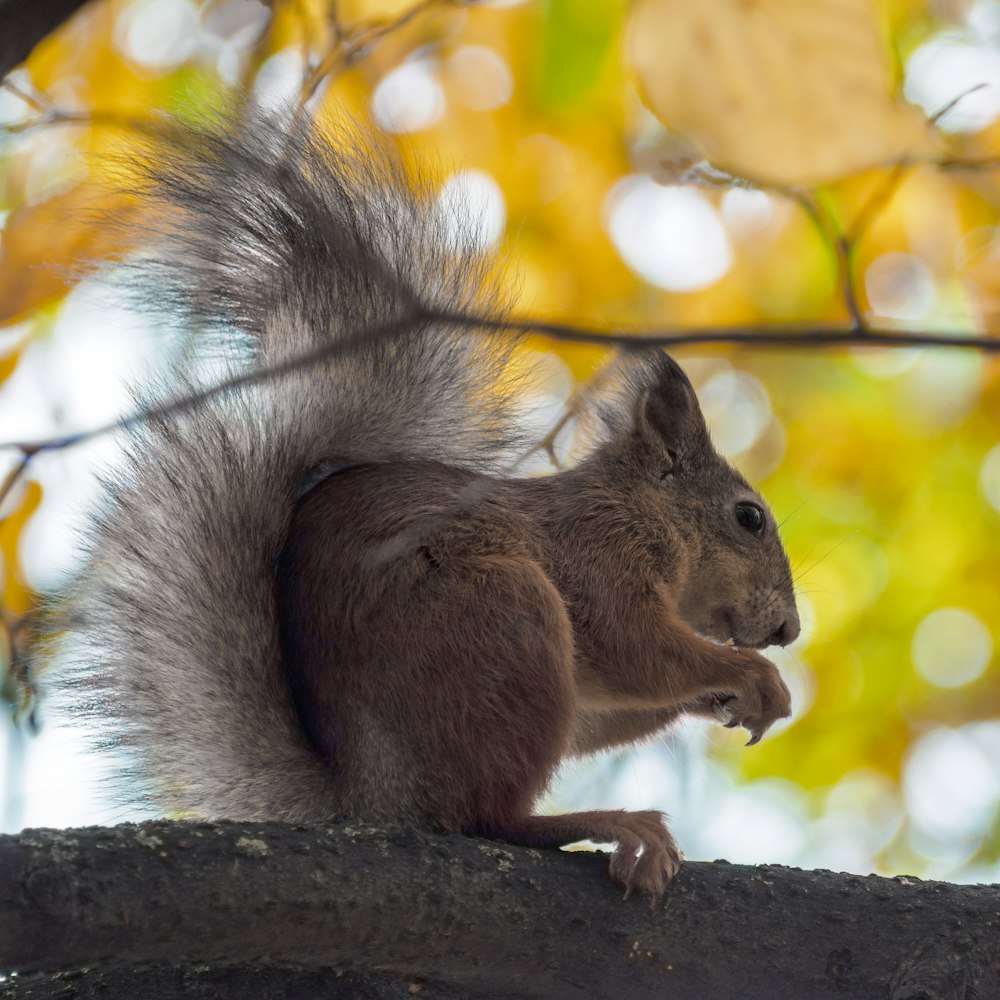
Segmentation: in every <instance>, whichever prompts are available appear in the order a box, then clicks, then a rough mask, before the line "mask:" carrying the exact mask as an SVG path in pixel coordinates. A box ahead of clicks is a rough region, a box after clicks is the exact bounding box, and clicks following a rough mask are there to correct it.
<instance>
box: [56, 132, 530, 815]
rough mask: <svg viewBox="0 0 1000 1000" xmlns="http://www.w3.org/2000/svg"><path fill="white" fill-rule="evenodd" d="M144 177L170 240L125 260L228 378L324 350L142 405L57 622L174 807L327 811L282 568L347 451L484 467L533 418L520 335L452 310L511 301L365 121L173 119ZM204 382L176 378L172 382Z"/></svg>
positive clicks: (160, 238) (103, 706) (135, 283)
mask: <svg viewBox="0 0 1000 1000" xmlns="http://www.w3.org/2000/svg"><path fill="white" fill-rule="evenodd" d="M148 177H149V184H148V186H147V188H146V189H145V191H144V194H145V195H146V197H147V204H148V205H151V206H152V210H153V214H152V218H153V219H154V222H153V223H152V224H151V228H152V229H153V230H154V231H155V234H156V238H155V240H154V241H153V242H152V245H151V247H149V248H148V249H147V250H146V251H145V252H144V253H143V254H142V255H141V256H139V257H136V258H134V259H132V260H130V261H129V262H127V263H126V265H125V268H124V270H125V272H126V276H127V277H126V280H127V281H128V282H129V284H130V285H131V287H132V288H134V289H135V290H137V291H138V292H139V293H140V296H144V297H145V298H146V299H147V300H148V301H151V302H153V303H154V304H155V305H156V307H157V309H158V310H159V311H161V312H165V313H166V314H167V315H168V316H170V317H172V319H173V320H174V321H175V322H176V323H178V324H181V325H183V327H184V329H185V330H186V331H190V332H191V333H192V334H195V335H196V336H198V337H202V338H205V339H206V341H210V342H212V343H213V344H214V345H215V347H216V353H217V354H218V355H219V356H221V357H222V358H224V359H225V358H228V359H229V360H228V361H227V362H226V363H225V364H224V367H225V368H226V370H227V371H228V372H229V374H230V375H235V374H243V373H246V372H252V371H260V372H261V373H265V372H266V371H267V370H270V369H273V368H275V367H281V366H282V365H283V364H284V363H285V362H290V361H291V359H294V358H296V357H300V356H308V355H322V356H321V357H319V358H318V359H317V357H313V359H312V360H311V361H310V362H308V363H304V364H301V365H295V364H291V363H289V364H288V365H287V370H285V371H284V372H283V373H282V374H279V375H273V374H272V375H264V377H262V378H261V379H260V380H257V381H255V382H251V383H248V384H244V385H241V386H239V387H237V388H233V389H230V390H229V391H227V392H226V393H224V394H223V395H221V396H218V397H215V398H212V399H211V400H209V401H208V402H207V403H202V404H200V405H198V406H196V407H192V408H188V409H183V410H181V411H180V412H177V413H174V414H173V415H171V416H168V417H164V418H157V419H151V420H149V421H148V422H146V424H145V426H143V428H142V429H141V430H140V431H139V432H138V433H137V434H136V435H135V437H134V438H133V440H132V441H131V442H130V443H129V448H128V455H127V457H126V461H125V463H124V467H123V468H122V469H121V470H120V471H119V472H118V473H117V474H116V476H115V480H114V482H113V484H112V486H111V488H110V490H109V497H108V502H107V504H106V506H105V510H104V511H103V513H102V514H101V515H100V516H99V518H98V519H97V520H96V522H95V524H94V526H93V531H92V537H91V539H90V545H91V552H92V555H91V558H90V561H89V564H88V565H87V566H86V568H85V569H84V570H83V572H82V575H81V577H80V578H78V579H77V580H75V581H74V582H73V585H72V588H71V590H70V591H69V592H68V595H67V596H66V597H65V598H64V599H63V600H62V601H61V602H57V605H56V608H55V613H54V615H53V620H54V623H55V626H56V627H57V628H60V627H61V628H63V629H67V630H69V631H70V632H72V633H75V636H76V640H77V641H76V643H75V652H76V654H77V655H78V657H79V659H80V662H81V668H80V669H78V670H76V671H75V672H74V675H73V681H72V683H73V684H74V685H75V698H76V700H77V702H78V703H80V702H82V701H84V700H86V701H87V702H88V703H89V704H90V705H91V707H92V709H93V712H92V715H93V718H94V720H95V725H96V726H97V728H98V731H99V733H100V735H101V737H102V739H105V740H106V739H107V738H108V737H109V736H110V737H111V739H112V741H113V742H115V743H118V744H121V745H123V746H125V747H127V748H128V749H129V750H130V751H131V753H132V754H133V755H134V759H135V762H136V765H137V769H138V771H139V772H140V773H141V775H142V777H143V779H144V784H145V785H146V787H147V788H148V790H149V792H150V793H151V796H152V799H153V801H154V802H155V803H156V804H157V805H158V806H159V807H160V808H161V809H162V808H166V809H167V810H169V811H171V812H173V813H180V814H196V815H200V816H208V817H223V816H225V817H235V818H247V819H253V818H259V819H265V818H267V819H274V818H281V819H287V820H293V821H312V820H323V819H327V818H329V817H330V816H332V815H334V813H335V805H334V803H333V801H332V797H331V796H332V776H331V772H330V770H329V768H327V767H326V766H325V765H324V764H323V763H322V762H321V760H320V759H319V757H318V755H317V754H316V753H315V751H314V750H313V748H312V747H311V746H309V745H308V744H307V742H306V740H305V737H304V736H303V734H302V725H301V723H300V720H299V719H298V717H297V715H296V713H295V710H294V707H293V704H292V700H291V697H290V695H289V691H288V683H287V680H286V678H285V676H284V674H283V672H282V669H281V651H280V648H279V636H278V613H277V597H276V587H275V580H274V570H275V566H276V563H277V560H278V558H279V555H280V552H281V549H282V546H283V544H284V542H285V539H286V536H287V533H288V529H289V525H290V523H291V520H292V517H293V515H294V512H295V508H296V504H297V501H298V499H299V497H300V496H301V495H302V494H303V493H304V492H305V490H306V489H307V488H308V487H309V486H310V485H312V484H313V483H314V482H316V481H317V480H318V479H319V478H322V476H323V475H325V474H326V473H327V472H329V471H330V470H331V469H335V468H338V467H341V466H347V465H353V464H357V463H361V462H387V461H410V460H433V461H439V462H446V463H448V464H451V465H455V466H459V467H465V468H469V469H475V470H479V471H488V470H491V469H494V468H495V467H496V466H497V465H498V463H499V462H500V460H501V456H502V455H503V454H504V453H505V449H507V448H509V447H510V446H511V445H512V443H513V442H514V441H516V440H517V439H518V429H517V426H516V423H515V421H514V420H513V419H512V417H511V409H512V408H511V406H510V405H509V400H508V399H507V398H505V397H503V396H502V395H501V394H500V392H499V391H498V389H497V385H498V376H499V375H500V373H501V372H502V371H503V370H504V367H505V365H506V363H507V360H508V347H509V344H510V339H509V338H504V339H503V341H500V340H498V339H496V338H494V337H491V336H489V335H487V334H485V333H483V332H481V331H476V330H469V329H461V328H459V327H458V326H456V325H449V324H448V323H447V322H444V321H442V320H441V319H440V317H441V315H442V314H449V313H452V314H453V313H455V312H462V313H466V314H467V313H469V312H470V311H471V310H473V309H475V310H487V311H490V313H491V315H493V316H497V315H501V314H502V309H501V307H500V306H499V305H498V304H497V301H496V296H495V295H494V294H493V293H492V292H491V291H490V281H489V279H488V276H487V275H488V272H489V269H490V266H491V262H490V261H488V260H486V259H484V258H483V257H482V255H477V254H472V253H466V254H464V255H463V254H460V253H458V252H457V251H456V249H455V246H454V241H453V239H452V238H451V237H450V234H449V233H448V232H447V231H446V230H445V228H444V224H443V223H442V221H441V220H440V217H439V215H438V213H437V212H436V210H435V205H434V199H433V197H432V195H431V194H430V193H428V191H427V190H426V189H423V190H419V189H417V190H415V189H414V188H413V186H412V184H411V182H410V181H409V180H408V179H407V177H406V176H405V174H404V172H403V171H402V169H401V168H400V167H399V166H398V164H397V163H396V161H395V160H394V159H393V158H392V156H391V155H389V154H388V153H386V151H385V150H384V149H383V148H381V147H380V146H379V145H378V144H377V143H373V142H369V141H363V140H362V138H361V136H360V132H359V131H345V132H342V133H339V134H336V135H333V136H326V135H323V134H322V133H321V132H319V131H318V130H317V129H316V128H315V127H314V126H312V125H308V126H305V125H299V126H294V127H287V126H286V125H284V124H282V123H280V122H279V121H278V120H276V119H274V118H271V117H268V116H265V115H262V114H249V115H247V116H244V117H241V118H239V119H238V120H237V119H233V120H230V121H228V122H223V123H221V124H220V123H216V124H214V125H213V126H212V127H211V128H210V129H206V130H204V131H200V130H188V131H178V130H173V131H171V132H170V133H169V135H168V137H167V138H166V139H165V140H164V141H163V142H162V143H157V144H156V145H155V149H154V150H153V154H152V156H151V158H150V161H149V166H148ZM505 345H508V346H505ZM248 349H249V350H248ZM248 355H249V358H248ZM223 377H225V376H223ZM192 390H193V383H192V384H189V383H188V382H186V381H185V380H184V379H183V378H180V377H179V378H177V380H176V384H173V385H171V388H170V394H171V396H173V395H177V396H183V395H185V393H187V392H190V391H192ZM146 396H147V405H148V404H149V403H150V402H151V401H153V400H162V399H163V398H164V397H165V396H166V392H165V390H163V389H162V388H161V389H160V390H159V391H157V392H152V393H147V394H146ZM80 688H83V689H84V690H83V691H81V690H80ZM87 694H89V695H90V697H86V698H85V697H84V695H87ZM109 727H110V729H111V732H110V733H109V731H108V730H109ZM208 762H210V766H209V764H208Z"/></svg>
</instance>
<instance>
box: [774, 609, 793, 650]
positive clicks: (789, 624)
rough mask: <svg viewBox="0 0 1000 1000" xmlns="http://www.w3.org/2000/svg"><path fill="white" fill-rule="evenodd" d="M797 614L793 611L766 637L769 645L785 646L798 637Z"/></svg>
mask: <svg viewBox="0 0 1000 1000" xmlns="http://www.w3.org/2000/svg"><path fill="white" fill-rule="evenodd" d="M799 631H800V628H799V616H798V615H797V614H796V613H795V612H794V611H793V612H792V613H791V614H790V615H789V616H788V617H787V618H786V619H785V620H784V621H783V622H782V623H781V624H780V625H779V626H778V627H777V628H776V629H775V630H774V631H773V632H772V633H771V634H770V635H769V636H768V637H767V644H768V645H769V646H787V645H788V644H789V643H792V642H795V640H796V639H797V638H798V637H799Z"/></svg>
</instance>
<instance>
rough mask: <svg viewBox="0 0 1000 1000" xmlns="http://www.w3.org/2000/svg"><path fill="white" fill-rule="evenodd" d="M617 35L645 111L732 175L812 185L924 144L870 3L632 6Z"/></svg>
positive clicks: (711, 0) (739, 1) (660, 0)
mask: <svg viewBox="0 0 1000 1000" xmlns="http://www.w3.org/2000/svg"><path fill="white" fill-rule="evenodd" d="M629 27H630V32H629V41H630V48H631V58H632V63H633V65H634V67H635V70H636V72H637V74H638V76H639V81H640V85H641V87H642V90H643V92H644V94H645V98H646V101H647V103H648V104H649V105H650V107H651V108H652V109H653V111H654V112H655V113H656V114H657V116H658V117H659V118H660V119H661V120H662V121H663V122H664V123H665V124H666V125H667V126H668V127H669V128H671V129H673V130H674V131H677V132H679V133H681V134H682V135H684V136H685V137H687V138H688V139H690V140H692V141H693V142H695V143H696V144H697V145H698V146H699V147H700V148H701V150H702V151H703V152H704V154H705V156H706V157H707V159H709V160H710V161H711V162H712V163H714V164H715V165H716V166H718V167H723V168H725V169H726V170H728V171H730V172H732V173H734V174H737V175H739V176H742V177H747V178H750V179H752V180H756V181H760V182H764V183H770V184H776V185H780V186H789V185H809V184H816V183H820V182H823V181H828V180H833V179H835V178H838V177H843V176H845V175H847V174H851V173H855V172H857V171H859V170H863V169H865V168H867V167H871V166H874V165H876V164H879V163H884V162H886V161H889V160H894V159H898V158H900V157H903V156H906V155H912V154H914V153H917V152H919V151H920V150H921V149H925V148H927V146H928V144H929V141H930V140H929V132H928V129H927V126H926V122H925V121H924V119H923V117H922V115H921V114H920V113H919V112H918V111H917V110H916V109H915V108H913V107H911V106H910V105H907V104H905V103H903V102H902V101H900V100H899V99H897V98H896V97H895V96H894V95H893V86H892V74H891V72H890V68H889V61H888V58H887V53H886V50H885V46H884V43H883V40H882V38H881V36H880V32H879V26H878V22H877V20H876V17H875V13H874V10H873V8H872V4H871V2H870V0H810V2H808V3H807V2H804V0H697V2H691V0H640V2H639V3H637V4H636V6H635V7H634V9H633V11H632V15H631V23H630V26H629Z"/></svg>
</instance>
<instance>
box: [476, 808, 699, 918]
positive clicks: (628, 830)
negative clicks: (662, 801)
mask: <svg viewBox="0 0 1000 1000" xmlns="http://www.w3.org/2000/svg"><path fill="white" fill-rule="evenodd" d="M480 832H487V833H488V835H489V836H491V837H497V838H500V839H503V840H506V841H508V842H509V843H512V844H522V845H523V846H525V847H565V846H566V845H567V844H574V843H576V842H577V841H581V840H591V841H595V842H597V843H611V844H614V845H615V849H614V851H613V852H612V854H611V860H610V861H609V863H608V874H609V875H610V876H611V878H612V879H613V880H614V881H615V882H617V883H619V884H620V885H622V886H624V887H625V898H626V899H627V898H628V897H629V896H632V895H640V896H647V897H648V898H649V899H650V901H651V902H652V903H656V902H658V901H659V900H660V898H661V897H662V896H663V893H664V892H665V891H666V888H667V886H668V885H670V883H671V882H672V881H673V879H674V876H675V875H676V874H677V872H678V870H679V869H680V866H681V852H680V849H679V848H678V847H677V844H676V843H675V842H674V838H673V837H672V836H671V835H670V831H669V830H668V829H667V822H666V816H664V815H663V813H661V812H657V811H656V810H647V811H645V812H626V811H624V810H621V809H616V810H595V811H593V812H579V813H564V814H563V815H561V816H526V817H524V818H523V819H520V820H517V821H514V822H507V823H503V824H490V825H489V826H488V827H485V828H483V829H482V830H481V831H480Z"/></svg>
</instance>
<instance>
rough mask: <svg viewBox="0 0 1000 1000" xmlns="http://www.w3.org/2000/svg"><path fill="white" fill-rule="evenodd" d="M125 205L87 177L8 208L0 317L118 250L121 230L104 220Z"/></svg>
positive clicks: (59, 290)
mask: <svg viewBox="0 0 1000 1000" xmlns="http://www.w3.org/2000/svg"><path fill="white" fill-rule="evenodd" d="M129 210H130V207H129V205H128V202H127V199H124V198H114V197H112V196H109V195H108V194H107V192H106V191H104V190H103V189H102V188H100V187H99V186H96V185H92V184H87V183H85V184H79V185H77V186H76V187H74V188H71V189H70V190H68V191H64V192H61V193H59V194H56V195H53V196H52V197H51V198H49V199H47V200H46V201H42V202H39V203H38V204H34V205H27V206H25V207H24V208H20V209H17V210H16V211H14V212H12V213H11V215H10V217H9V218H8V219H7V224H6V226H5V227H4V234H3V243H2V244H0V323H6V322H11V321H14V320H18V319H21V318H23V317H24V316H25V315H27V314H28V313H29V312H30V311H31V310H33V309H38V308H40V307H41V306H42V305H44V304H45V303H46V302H48V301H49V300H51V299H54V298H57V297H59V296H61V295H63V294H64V293H65V292H66V290H67V289H68V288H70V287H71V286H72V285H73V284H75V282H76V281H77V279H78V278H79V276H80V273H81V270H80V269H81V266H85V265H87V264H88V263H90V262H93V261H95V260H103V259H105V258H107V257H110V256H112V255H113V254H114V253H115V252H116V251H120V250H121V249H122V243H123V238H122V230H121V229H119V228H117V227H115V226H111V225H109V224H108V223H107V220H109V219H111V218H113V217H116V218H117V219H119V220H121V219H122V218H123V217H124V215H125V214H126V212H127V211H129ZM102 219H103V223H104V224H101V222H102Z"/></svg>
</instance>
